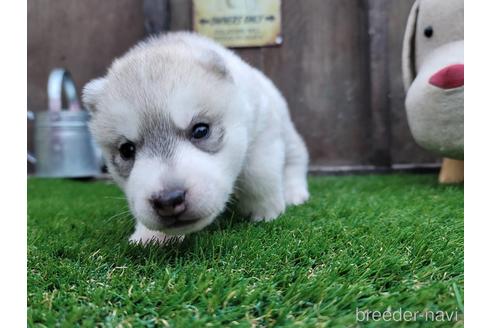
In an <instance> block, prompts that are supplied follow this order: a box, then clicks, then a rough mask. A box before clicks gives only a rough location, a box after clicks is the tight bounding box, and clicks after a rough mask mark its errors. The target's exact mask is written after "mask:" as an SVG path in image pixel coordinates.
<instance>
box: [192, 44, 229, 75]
mask: <svg viewBox="0 0 492 328" xmlns="http://www.w3.org/2000/svg"><path fill="white" fill-rule="evenodd" d="M199 62H200V65H201V66H202V67H203V68H205V70H207V71H209V72H210V73H212V74H214V75H215V76H217V77H218V78H220V79H227V80H231V81H232V76H231V74H230V72H229V69H228V68H227V65H226V63H225V61H224V59H223V58H222V57H221V56H220V55H219V54H218V53H216V52H215V51H213V50H211V51H207V53H206V54H205V55H204V56H203V57H201V58H199Z"/></svg>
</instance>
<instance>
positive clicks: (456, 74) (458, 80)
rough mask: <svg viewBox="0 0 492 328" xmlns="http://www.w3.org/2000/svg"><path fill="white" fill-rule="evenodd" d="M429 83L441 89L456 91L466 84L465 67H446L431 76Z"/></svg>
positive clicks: (459, 65) (458, 65) (461, 65)
mask: <svg viewBox="0 0 492 328" xmlns="http://www.w3.org/2000/svg"><path fill="white" fill-rule="evenodd" d="M429 83H430V84H432V85H433V86H436V87H438V88H441V89H454V88H459V87H462V86H463V85H464V84H465V65H463V64H454V65H449V66H447V67H444V68H443V69H441V70H440V71H438V72H437V73H435V74H434V75H432V76H431V78H430V79H429Z"/></svg>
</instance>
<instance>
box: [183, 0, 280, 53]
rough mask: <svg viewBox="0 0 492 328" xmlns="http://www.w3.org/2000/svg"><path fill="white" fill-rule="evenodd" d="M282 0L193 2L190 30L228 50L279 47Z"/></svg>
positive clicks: (208, 0)
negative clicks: (228, 48)
mask: <svg viewBox="0 0 492 328" xmlns="http://www.w3.org/2000/svg"><path fill="white" fill-rule="evenodd" d="M280 6H281V0H193V29H194V30H195V31H196V32H198V33H200V34H203V35H205V36H208V37H209V38H212V39H214V40H216V41H217V42H219V43H221V44H223V45H224V46H227V47H233V48H235V47H261V46H271V45H279V44H281V43H282V35H281V32H282V30H281V19H280V18H281V17H280Z"/></svg>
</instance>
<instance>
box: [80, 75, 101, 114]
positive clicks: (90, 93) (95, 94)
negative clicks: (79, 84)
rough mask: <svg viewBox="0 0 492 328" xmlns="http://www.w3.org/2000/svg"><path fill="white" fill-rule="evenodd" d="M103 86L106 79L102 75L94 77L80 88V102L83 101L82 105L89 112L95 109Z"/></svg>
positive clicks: (93, 111)
mask: <svg viewBox="0 0 492 328" xmlns="http://www.w3.org/2000/svg"><path fill="white" fill-rule="evenodd" d="M105 87H106V79H105V78H103V77H101V78H98V79H94V80H92V81H90V82H89V83H87V84H86V85H85V86H84V89H83V90H82V102H83V103H84V107H85V108H87V109H88V110H89V111H90V112H91V113H95V112H96V111H97V104H98V102H99V98H100V96H101V95H102V93H103V92H104V88H105Z"/></svg>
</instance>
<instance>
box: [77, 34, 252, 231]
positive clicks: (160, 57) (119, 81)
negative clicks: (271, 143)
mask: <svg viewBox="0 0 492 328" xmlns="http://www.w3.org/2000/svg"><path fill="white" fill-rule="evenodd" d="M83 98H84V103H85V106H86V107H87V108H89V110H90V111H91V112H92V120H91V131H92V133H93V135H94V136H95V139H96V141H97V143H98V144H99V145H100V147H101V148H102V150H103V153H104V156H105V159H106V163H107V165H108V169H109V172H110V173H111V175H112V176H113V178H114V180H115V181H116V182H117V183H118V184H119V186H120V187H121V188H122V189H123V190H124V192H125V194H126V196H127V199H128V203H129V207H130V209H131V210H132V213H133V214H134V216H135V217H136V219H137V220H139V221H140V222H141V223H143V224H144V225H145V226H146V227H148V228H149V229H151V230H160V231H164V232H165V233H168V234H183V233H189V232H193V231H197V230H200V229H201V228H203V227H205V226H206V225H208V224H209V223H211V222H212V221H213V219H214V218H215V217H216V216H217V215H218V214H219V213H220V212H221V211H223V209H224V207H225V205H226V203H227V201H228V198H229V195H230V194H231V193H232V191H233V187H234V182H235V180H236V178H237V176H238V174H239V172H240V170H241V167H242V163H243V161H244V157H245V153H246V148H247V129H246V124H245V121H244V120H246V119H247V115H244V113H247V112H250V111H248V110H245V109H244V106H246V102H245V101H243V100H242V98H241V93H240V92H238V91H237V89H236V86H235V84H234V81H233V79H232V77H231V75H230V73H229V71H228V69H227V67H226V66H225V62H224V61H223V60H222V58H221V57H220V56H219V55H218V54H217V53H215V52H212V51H210V50H205V49H204V50H199V49H194V48H191V47H188V46H186V45H184V44H177V45H176V44H173V43H169V44H162V43H159V42H153V43H152V42H150V44H145V45H143V46H138V47H136V48H135V49H133V50H131V51H130V52H129V53H128V54H126V55H125V56H123V57H122V58H120V59H118V60H116V61H115V62H114V63H113V65H112V67H111V68H110V70H109V71H108V74H107V76H105V77H103V78H99V79H96V80H93V81H91V82H89V83H88V84H87V85H86V87H85V88H84V94H83Z"/></svg>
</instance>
